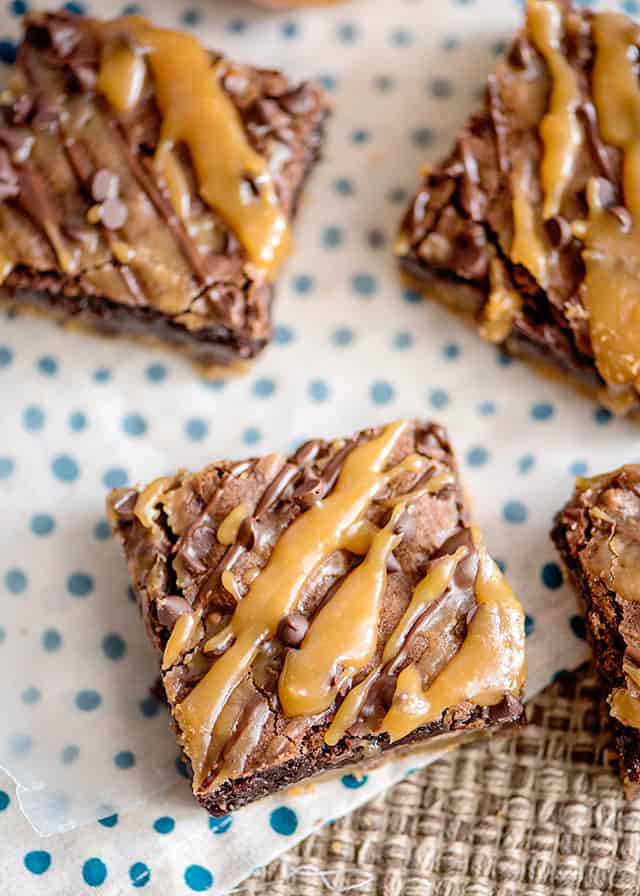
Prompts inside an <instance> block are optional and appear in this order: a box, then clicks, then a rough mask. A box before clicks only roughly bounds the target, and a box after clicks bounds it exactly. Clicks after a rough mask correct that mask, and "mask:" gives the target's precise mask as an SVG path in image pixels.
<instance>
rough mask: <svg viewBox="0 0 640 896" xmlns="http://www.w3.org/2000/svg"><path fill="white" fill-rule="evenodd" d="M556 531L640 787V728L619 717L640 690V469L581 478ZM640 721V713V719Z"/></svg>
mask: <svg viewBox="0 0 640 896" xmlns="http://www.w3.org/2000/svg"><path fill="white" fill-rule="evenodd" d="M551 537H552V539H553V541H554V543H555V545H556V547H557V549H558V551H559V552H560V555H561V556H562V559H563V561H564V564H565V566H566V568H567V570H568V572H569V575H570V578H571V583H572V585H573V587H574V588H575V590H576V593H577V595H578V598H579V601H580V604H581V608H582V610H583V612H584V615H585V618H586V623H587V636H588V639H589V643H590V645H591V647H592V650H593V655H594V660H595V664H596V667H597V669H598V672H599V674H600V677H601V679H602V682H603V687H604V690H605V693H606V695H607V698H608V700H609V703H610V705H611V709H612V719H611V721H612V727H613V731H614V738H615V743H616V747H617V750H618V754H619V756H620V767H621V773H622V777H623V779H624V781H625V785H626V787H627V790H628V792H629V795H633V794H634V793H635V792H636V790H637V788H638V787H640V731H639V730H638V728H637V727H635V726H633V725H628V724H624V722H623V721H622V718H623V716H622V715H621V714H618V715H619V716H620V717H618V718H617V717H616V716H615V715H613V713H615V712H616V709H615V695H616V693H619V692H622V691H624V692H627V691H628V692H629V694H630V696H631V697H632V698H633V700H635V699H636V697H637V696H639V695H640V691H639V689H638V685H637V683H636V682H635V681H634V678H633V675H634V674H635V673H634V670H635V668H636V667H637V664H638V661H639V660H640V612H639V605H638V603H637V597H636V595H638V596H640V589H638V587H637V585H636V584H635V582H636V579H637V580H638V581H640V565H639V564H638V559H639V554H638V547H639V545H640V468H638V467H626V468H625V467H622V468H621V469H620V470H617V471H614V472H612V473H609V474H605V475H603V476H599V477H594V478H593V479H591V480H579V481H578V487H577V488H576V491H575V493H574V495H573V498H572V499H571V500H570V501H569V502H568V503H567V504H566V506H565V507H564V508H563V509H562V510H561V511H559V513H558V514H557V516H556V518H555V522H554V527H553V530H552V532H551ZM638 723H639V724H640V719H639V720H638Z"/></svg>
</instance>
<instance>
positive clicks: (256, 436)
mask: <svg viewBox="0 0 640 896" xmlns="http://www.w3.org/2000/svg"><path fill="white" fill-rule="evenodd" d="M261 438H262V433H261V432H260V430H259V429H258V428H257V427H255V426H249V427H247V429H245V431H244V432H243V433H242V441H243V442H244V444H245V445H256V444H257V443H258V442H259V441H260V439H261Z"/></svg>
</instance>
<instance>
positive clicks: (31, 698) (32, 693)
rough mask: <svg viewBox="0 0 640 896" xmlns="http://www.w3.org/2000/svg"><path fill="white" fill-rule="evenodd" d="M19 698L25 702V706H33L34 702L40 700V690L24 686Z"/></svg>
mask: <svg viewBox="0 0 640 896" xmlns="http://www.w3.org/2000/svg"><path fill="white" fill-rule="evenodd" d="M20 699H21V700H22V702H23V703H26V705H27V706H33V704H34V703H37V702H38V701H39V700H40V691H39V690H38V688H33V687H31V688H25V689H24V691H23V692H22V697H21V698H20Z"/></svg>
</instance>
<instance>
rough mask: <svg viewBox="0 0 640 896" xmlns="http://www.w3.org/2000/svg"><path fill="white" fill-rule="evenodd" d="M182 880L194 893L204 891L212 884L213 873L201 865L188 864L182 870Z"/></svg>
mask: <svg viewBox="0 0 640 896" xmlns="http://www.w3.org/2000/svg"><path fill="white" fill-rule="evenodd" d="M184 882H185V884H186V885H187V886H188V887H189V889H190V890H193V891H194V892H195V893H204V891H205V890H210V889H211V887H212V886H213V874H212V873H211V872H210V871H209V869H208V868H204V867H203V866H202V865H189V866H188V867H187V868H186V869H185V872H184Z"/></svg>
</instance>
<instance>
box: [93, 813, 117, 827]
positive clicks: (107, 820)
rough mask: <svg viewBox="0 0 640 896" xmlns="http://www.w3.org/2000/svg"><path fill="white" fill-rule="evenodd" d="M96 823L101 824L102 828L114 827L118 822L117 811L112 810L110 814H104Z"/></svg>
mask: <svg viewBox="0 0 640 896" xmlns="http://www.w3.org/2000/svg"><path fill="white" fill-rule="evenodd" d="M98 824H101V825H102V827H103V828H115V826H116V825H117V824H118V813H117V812H112V813H111V815H105V816H103V817H102V818H99V819H98Z"/></svg>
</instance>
